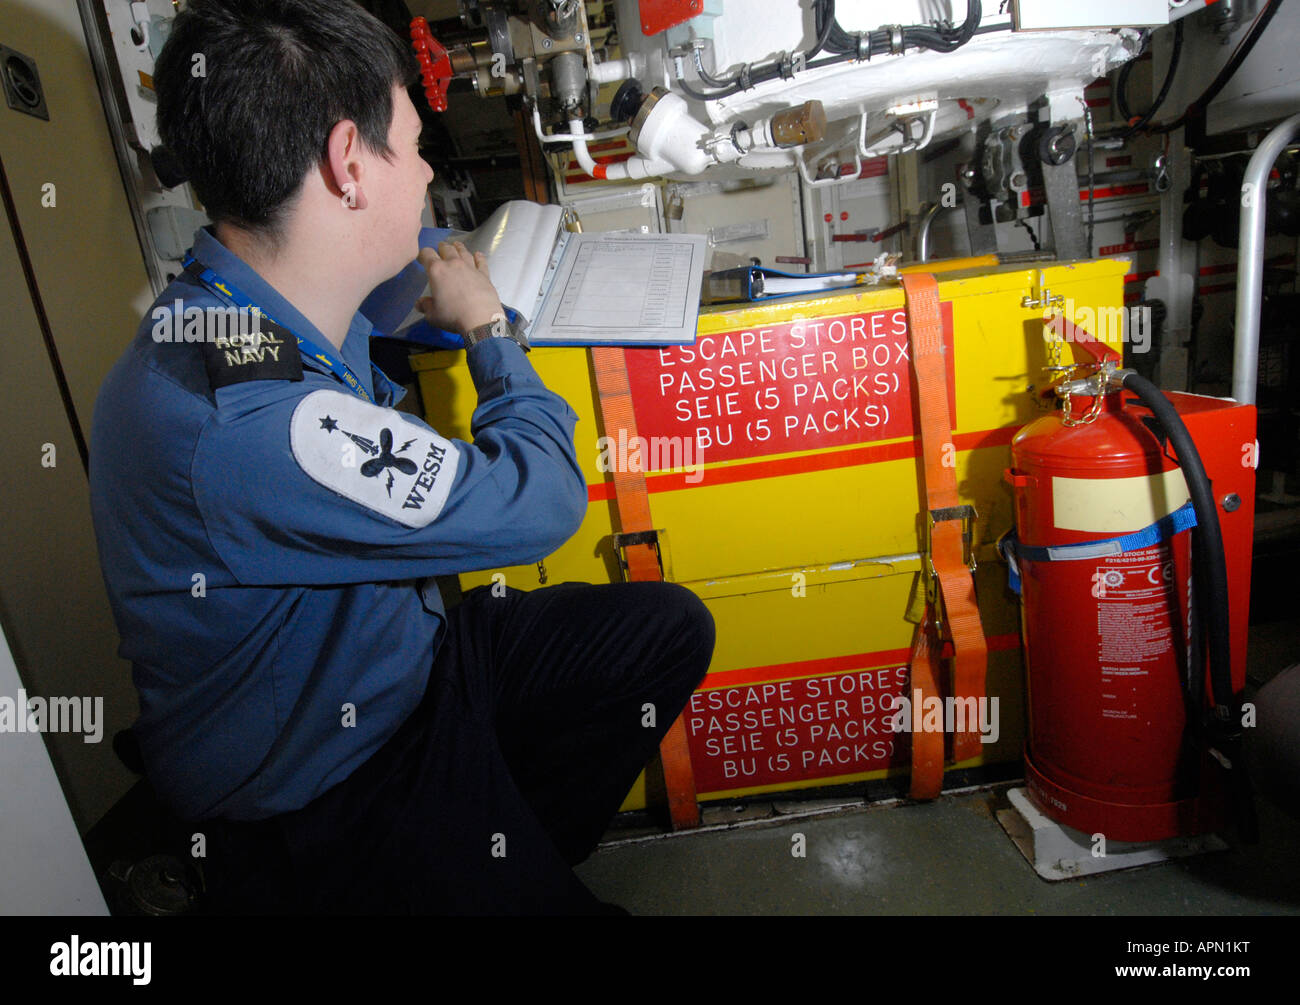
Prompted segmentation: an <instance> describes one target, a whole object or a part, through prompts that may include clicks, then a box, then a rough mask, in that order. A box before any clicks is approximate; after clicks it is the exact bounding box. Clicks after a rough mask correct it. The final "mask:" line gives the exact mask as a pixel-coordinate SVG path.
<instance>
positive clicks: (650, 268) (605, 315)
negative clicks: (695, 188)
mask: <svg viewBox="0 0 1300 1005" xmlns="http://www.w3.org/2000/svg"><path fill="white" fill-rule="evenodd" d="M706 245H707V239H706V238H705V237H704V235H702V234H594V233H593V234H570V235H568V241H567V242H566V246H565V248H564V253H563V255H562V257H561V258H560V263H559V266H558V268H557V269H556V273H555V277H554V281H553V282H552V284H551V289H550V292H549V294H548V295H547V298H546V301H545V303H543V304H542V309H541V313H540V314H539V315H538V318H537V321H536V322H535V323H534V324H533V326H532V328H531V330H530V331H529V333H528V338H529V341H530V342H532V344H533V345H689V344H690V343H692V342H694V341H695V325H696V321H697V320H698V318H699V311H700V282H701V280H702V279H703V277H704V256H705V249H706Z"/></svg>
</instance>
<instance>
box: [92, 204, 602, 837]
mask: <svg viewBox="0 0 1300 1005" xmlns="http://www.w3.org/2000/svg"><path fill="white" fill-rule="evenodd" d="M193 254H194V256H195V258H197V259H198V261H199V262H200V263H201V264H202V265H204V266H206V267H208V268H210V269H212V270H214V271H215V272H216V273H218V274H220V275H221V276H222V277H224V278H226V279H227V280H228V281H229V282H231V283H233V284H234V285H235V286H237V287H238V288H239V289H240V290H241V291H242V292H243V293H244V294H245V295H246V296H247V297H248V298H249V299H251V300H252V301H253V302H254V303H256V304H257V305H258V306H259V307H260V308H262V309H263V310H264V311H266V312H267V313H268V314H269V315H270V316H271V317H273V318H274V319H275V320H276V321H278V322H279V323H280V324H281V325H284V326H285V327H287V328H288V329H290V330H292V331H294V332H296V333H298V334H299V335H302V336H304V337H305V338H308V339H310V340H311V341H313V342H315V343H317V344H318V345H321V346H329V342H328V341H327V340H326V339H325V337H324V336H323V335H322V334H321V333H320V332H319V331H318V330H317V329H316V328H315V327H314V326H313V325H312V324H311V323H310V322H308V321H307V319H306V318H305V317H303V316H302V314H301V313H299V312H298V311H297V310H295V309H294V308H293V307H292V306H291V305H290V304H289V302H288V301H286V300H285V299H284V298H283V297H281V296H280V295H279V294H278V293H276V291H275V290H274V289H273V288H272V287H271V286H269V285H268V284H267V283H266V282H265V281H263V280H262V279H261V278H260V277H259V276H258V275H257V273H255V272H254V271H253V270H252V269H251V268H250V267H249V266H248V265H246V264H245V263H244V262H243V261H242V260H241V259H240V258H239V257H238V256H236V255H235V254H234V253H232V252H231V251H229V250H227V249H226V248H225V247H224V246H223V245H222V244H221V243H220V242H219V241H218V240H217V239H216V238H215V237H214V236H213V235H212V234H211V233H210V232H208V231H207V230H206V229H205V230H200V231H199V232H197V233H196V235H195V243H194V248H193ZM177 301H181V302H182V304H183V305H184V307H186V308H189V307H201V308H208V307H225V306H227V304H226V303H224V302H223V300H221V299H219V298H218V297H217V296H215V295H214V294H213V293H211V292H210V291H209V290H208V289H206V288H205V287H204V286H203V285H201V284H200V283H198V282H197V281H196V280H195V279H193V278H192V277H191V275H190V274H189V273H185V274H182V275H181V276H180V277H179V278H178V279H177V280H176V281H175V282H173V283H172V284H171V285H170V286H169V287H168V288H167V290H165V291H164V292H163V294H162V295H161V296H160V297H159V298H158V300H157V301H156V303H155V305H154V308H153V309H151V311H150V314H149V316H147V317H146V318H145V319H144V321H143V322H142V324H141V326H140V329H139V331H138V333H137V334H136V337H135V339H134V341H133V342H132V343H131V345H130V347H129V348H128V349H127V351H126V352H125V354H124V355H123V356H122V358H121V359H120V360H119V361H118V362H117V364H116V365H115V366H114V368H113V369H112V371H111V372H110V373H109V375H108V378H107V379H106V380H105V382H104V384H103V387H102V388H101V389H100V393H99V398H98V400H97V402H96V405H95V414H94V422H93V428H92V433H91V448H90V493H91V507H92V512H93V517H94V524H95V533H96V537H97V540H98V544H99V554H100V561H101V565H102V567H103V572H104V579H105V582H106V583H107V586H108V594H109V599H110V601H111V603H112V607H113V613H114V616H115V618H116V620H117V625H118V630H119V633H120V635H121V639H122V644H121V647H120V650H119V652H120V654H121V655H122V657H123V658H125V659H127V660H129V661H130V662H131V664H132V666H133V674H134V680H135V685H136V688H137V690H138V692H139V696H140V708H141V711H140V718H139V720H138V721H137V723H136V725H135V727H134V732H135V733H136V735H137V736H138V739H139V743H140V748H141V752H142V754H143V757H144V761H145V767H146V771H147V773H148V776H149V779H150V781H151V782H152V784H153V786H154V788H155V789H156V790H157V791H158V793H159V795H160V796H161V797H162V798H163V799H164V800H166V801H167V802H168V803H170V804H171V805H172V806H173V807H174V809H175V810H176V811H177V812H178V813H180V814H182V815H183V816H185V817H188V818H191V819H201V818H207V817H224V818H228V819H237V820H239V819H243V820H248V819H257V818H262V817H266V816H270V815H272V814H276V813H281V812H286V811H289V810H293V809H297V808H299V807H301V806H304V805H306V804H307V803H308V802H310V801H311V800H312V799H313V798H314V797H316V796H318V795H320V794H321V793H323V792H325V791H326V790H328V789H329V788H330V787H332V786H333V785H335V784H337V783H338V782H340V781H342V780H343V779H344V778H346V777H347V776H348V775H349V774H351V772H352V771H353V770H355V769H356V768H357V767H358V766H359V765H360V764H361V763H362V762H363V761H365V760H366V758H368V757H369V756H370V755H371V754H373V753H374V752H375V751H376V750H377V749H378V748H379V747H380V746H381V745H382V744H383V743H384V741H385V740H387V739H388V738H389V737H390V736H391V735H392V734H393V733H394V732H395V731H396V730H397V728H398V726H399V725H401V723H402V722H403V721H404V720H405V719H406V718H407V716H408V715H409V714H410V713H411V711H412V710H413V709H414V708H415V706H416V705H417V704H418V702H419V701H420V698H421V696H422V695H423V693H424V689H425V685H426V683H427V681H428V677H429V672H430V669H431V664H432V662H433V657H434V654H435V652H436V651H437V647H438V644H439V641H440V631H441V628H442V625H443V622H444V618H445V612H444V610H443V606H442V600H441V598H440V596H439V594H438V590H437V587H436V585H435V584H434V582H433V581H432V580H431V579H429V578H428V577H432V576H434V575H438V574H444V573H455V572H463V571H468V570H471V569H482V568H492V567H496V566H503V565H512V564H518V563H529V562H534V561H537V560H538V559H540V558H542V557H544V556H545V555H547V554H549V553H550V552H551V551H553V550H554V549H555V548H556V547H557V546H558V545H559V544H560V543H561V542H563V541H564V540H565V539H566V538H568V537H569V536H570V535H571V534H572V533H573V532H574V531H575V530H576V528H577V526H578V524H579V522H580V521H581V519H582V515H583V513H584V512H585V510H586V485H585V481H584V479H583V476H582V472H581V470H580V468H579V466H578V463H577V460H576V458H575V456H574V449H573V427H574V424H575V423H576V421H577V416H576V415H575V414H574V412H573V410H572V409H571V408H570V407H569V406H568V405H567V404H566V403H565V402H564V400H563V399H562V398H560V397H559V396H557V395H555V394H553V393H552V392H550V391H548V390H547V389H546V388H545V386H544V385H543V384H542V382H541V380H540V379H539V378H538V376H537V373H536V371H535V370H534V369H533V368H532V366H531V364H530V363H529V362H528V360H527V357H526V356H525V354H524V353H523V351H522V350H521V349H520V348H519V346H517V345H515V344H514V343H513V342H510V341H508V340H506V339H489V340H487V341H485V342H483V343H480V344H479V345H477V346H475V347H474V348H472V349H470V350H469V351H468V364H469V369H470V373H471V375H472V377H473V381H474V385H475V387H476V388H477V389H478V395H479V399H478V406H477V408H476V409H475V411H474V414H473V417H472V420H471V433H472V436H473V442H472V443H469V442H464V441H460V440H448V439H446V438H444V437H442V436H440V435H439V434H438V433H437V432H436V431H435V430H433V429H432V428H430V427H429V426H428V425H426V424H425V423H423V422H421V421H419V420H418V419H416V418H414V417H412V416H410V415H407V414H405V413H401V412H397V411H395V410H394V409H392V408H391V407H390V406H391V405H392V404H393V403H394V401H393V398H392V391H391V390H390V389H389V388H388V384H387V381H386V380H384V379H382V375H380V379H378V380H376V379H375V377H374V375H372V372H371V371H372V367H371V363H370V353H369V337H370V332H371V325H370V323H369V322H368V321H367V320H366V319H365V318H364V317H362V315H360V314H357V315H356V316H355V317H354V318H353V320H352V324H351V327H350V328H349V330H348V334H347V338H346V340H345V341H344V344H343V346H342V351H341V353H340V355H341V356H342V358H343V360H344V361H345V362H346V363H347V364H348V366H349V367H350V368H351V369H352V371H353V372H354V373H355V374H356V375H357V376H358V377H359V378H360V380H361V383H362V384H363V386H364V387H365V388H366V390H367V391H368V392H369V393H370V394H371V397H372V398H374V399H375V401H374V402H373V403H370V402H366V401H365V400H363V399H362V398H360V397H359V396H357V395H356V394H354V393H353V392H352V391H350V390H349V389H348V388H347V387H346V386H345V385H344V383H343V382H342V381H341V380H340V379H339V378H338V377H336V376H334V375H333V374H332V373H330V372H329V370H328V369H327V368H326V367H324V366H322V365H321V364H319V363H318V362H317V361H315V360H313V359H311V358H309V357H308V356H307V355H306V354H302V360H303V379H302V380H301V381H295V380H289V379H258V380H249V381H245V382H242V383H234V384H230V385H228V386H223V387H219V388H218V389H217V390H215V391H214V390H213V389H212V387H211V384H210V382H209V378H208V374H207V371H206V369H205V365H204V361H203V358H202V355H201V353H200V350H199V346H198V345H196V344H193V343H190V342H185V341H171V342H168V341H161V340H160V339H162V338H165V337H166V336H167V335H169V334H174V335H175V337H176V338H177V339H180V338H181V334H180V331H181V326H180V323H179V319H177V320H176V322H175V323H174V324H173V325H172V326H171V328H168V327H167V326H161V327H160V320H159V319H160V318H162V317H166V312H167V311H169V310H172V309H173V308H174V307H175V306H178V305H177V303H176V302H177ZM268 351H269V350H268ZM279 351H292V352H297V347H296V346H295V345H293V344H292V343H290V344H289V345H287V346H285V347H284V348H283V349H281V350H279ZM376 372H377V371H376ZM376 384H378V385H379V391H378V393H376Z"/></svg>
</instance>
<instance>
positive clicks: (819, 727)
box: [685, 666, 908, 792]
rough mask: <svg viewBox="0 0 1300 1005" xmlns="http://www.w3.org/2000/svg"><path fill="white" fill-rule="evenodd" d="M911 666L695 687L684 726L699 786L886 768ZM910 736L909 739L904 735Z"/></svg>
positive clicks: (712, 788)
mask: <svg viewBox="0 0 1300 1005" xmlns="http://www.w3.org/2000/svg"><path fill="white" fill-rule="evenodd" d="M907 673H908V671H907V667H905V666H893V667H878V668H875V669H870V670H857V671H850V672H848V673H838V674H833V675H828V676H823V677H807V678H803V679H801V680H786V681H770V682H764V683H758V684H744V685H740V686H738V687H721V688H714V689H711V690H707V691H697V692H696V693H695V694H694V695H692V696H691V700H690V703H689V704H688V705H687V707H686V712H685V716H686V729H687V735H688V739H689V745H690V751H691V763H692V765H693V766H694V769H695V784H696V788H697V789H698V790H699V791H700V792H721V791H726V790H728V789H740V788H748V787H750V786H755V785H771V784H775V783H779V782H794V781H800V780H804V779H814V778H828V777H831V776H834V775H849V774H857V773H860V772H866V771H874V770H877V769H880V768H886V767H888V766H889V764H890V763H891V759H892V757H893V753H894V747H895V743H896V740H897V737H896V735H895V734H894V733H893V732H891V730H890V728H889V725H888V724H887V722H886V719H887V718H888V717H890V716H891V715H892V714H893V709H894V705H895V699H896V698H897V697H898V696H901V695H903V694H904V693H905V689H906V685H907ZM902 742H903V743H906V742H907V741H906V739H903V741H902Z"/></svg>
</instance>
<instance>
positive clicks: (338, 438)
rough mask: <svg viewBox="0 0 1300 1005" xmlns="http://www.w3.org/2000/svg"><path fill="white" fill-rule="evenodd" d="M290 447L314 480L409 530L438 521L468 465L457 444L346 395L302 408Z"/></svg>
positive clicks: (315, 396)
mask: <svg viewBox="0 0 1300 1005" xmlns="http://www.w3.org/2000/svg"><path fill="white" fill-rule="evenodd" d="M289 444H290V446H291V447H292V449H293V457H294V460H296V461H297V462H298V466H299V467H300V468H302V470H303V471H304V472H306V473H307V474H308V475H310V476H311V477H312V478H313V479H314V480H316V481H317V482H319V483H320V484H322V485H324V486H325V487H326V488H328V489H332V490H333V491H335V492H337V493H338V494H339V495H341V496H345V497H346V498H348V499H351V500H352V501H353V502H357V503H360V504H361V505H362V506H365V507H366V508H367V509H370V510H374V511H375V512H376V513H382V514H383V515H384V516H387V517H390V518H392V519H393V520H396V521H397V522H398V523H402V524H405V525H406V526H408V527H425V526H427V525H428V524H430V523H432V522H433V521H434V520H435V519H437V517H438V514H439V513H441V512H442V508H443V506H444V505H446V502H447V496H448V495H450V493H451V486H452V482H454V481H455V480H456V468H457V467H458V466H459V464H460V452H459V451H458V450H457V449H456V445H455V444H454V443H452V442H451V441H450V440H447V439H444V438H443V437H441V436H439V435H438V434H437V433H435V432H434V431H433V430H431V429H429V428H428V427H426V426H421V425H418V424H417V423H415V422H412V421H411V420H410V419H409V418H407V416H405V415H403V414H402V413H401V412H397V411H394V410H393V409H391V408H380V407H379V406H378V405H372V404H370V403H369V402H367V401H362V400H361V399H360V398H358V397H357V396H356V395H355V394H349V393H347V392H345V391H332V390H320V391H313V392H312V393H311V394H309V395H307V397H305V398H303V399H302V401H300V402H298V407H297V408H295V409H294V410H293V418H292V419H291V420H290V422H289Z"/></svg>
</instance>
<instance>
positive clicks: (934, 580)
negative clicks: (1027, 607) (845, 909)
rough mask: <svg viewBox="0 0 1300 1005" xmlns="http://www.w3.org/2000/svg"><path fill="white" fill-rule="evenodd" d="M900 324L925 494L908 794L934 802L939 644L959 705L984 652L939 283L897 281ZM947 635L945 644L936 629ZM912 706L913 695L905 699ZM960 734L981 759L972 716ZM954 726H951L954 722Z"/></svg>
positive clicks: (981, 671)
mask: <svg viewBox="0 0 1300 1005" xmlns="http://www.w3.org/2000/svg"><path fill="white" fill-rule="evenodd" d="M900 279H901V280H902V283H903V292H904V294H905V296H906V301H907V323H908V329H909V330H910V338H911V344H912V370H913V372H914V374H915V376H916V389H917V412H918V414H919V416H920V432H921V457H922V460H923V464H922V472H923V474H922V485H923V487H924V490H925V513H924V514H923V521H924V528H925V532H926V534H925V537H926V542H925V551H926V556H925V562H926V563H928V564H927V565H926V566H924V567H923V568H922V571H921V575H922V576H923V577H925V581H926V604H925V620H924V621H923V622H922V623H921V624H919V625H918V626H917V629H916V636H915V639H914V641H913V646H912V690H913V692H916V691H919V692H920V695H919V698H920V699H921V700H920V701H919V702H914V704H913V707H912V788H911V794H912V798H914V799H933V798H934V797H935V796H937V795H938V794H939V792H940V790H941V788H942V787H943V733H942V732H934V731H931V732H929V733H927V732H925V731H924V730H922V729H920V726H921V722H922V709H921V708H920V707H919V706H920V705H922V704H929V703H928V701H927V699H929V698H931V697H935V698H938V697H940V681H941V679H942V674H941V670H942V663H943V651H944V642H945V641H947V640H948V639H950V640H951V642H952V678H951V684H952V686H951V688H950V689H949V694H950V695H951V696H952V697H954V698H956V699H958V700H959V701H963V705H964V707H965V708H966V709H967V710H968V711H970V712H972V713H973V712H974V709H973V708H972V706H971V705H970V704H969V703H965V702H964V699H967V698H974V699H980V698H983V697H984V685H985V675H986V673H987V670H988V646H987V644H986V642H985V640H984V627H983V624H982V623H981V622H980V613H979V607H978V605H977V604H976V598H975V581H974V577H973V576H972V575H971V573H972V572H973V571H974V568H975V562H974V543H973V532H974V525H975V509H974V507H972V506H968V505H964V504H963V503H962V502H961V500H960V498H959V497H958V495H957V472H956V468H955V466H954V463H953V462H954V460H955V448H954V447H953V442H952V413H951V411H950V410H949V408H948V370H947V367H946V365H945V348H944V342H943V319H942V317H941V316H940V313H939V284H938V281H937V280H936V279H935V278H934V276H932V275H929V274H924V273H916V274H912V275H903V276H901V277H900ZM945 628H946V630H947V638H945V636H944V634H943V630H944V629H945ZM909 697H911V698H913V699H915V698H917V697H918V695H916V694H915V693H914V694H912V695H911V696H909ZM963 719H964V721H963V722H962V725H963V726H965V728H964V729H961V730H956V731H955V732H954V733H953V738H952V758H953V760H954V761H964V760H967V759H969V758H972V757H978V756H979V754H980V750H981V746H980V729H979V716H978V715H977V714H970V715H966V716H964V717H963ZM954 727H955V723H954Z"/></svg>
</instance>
